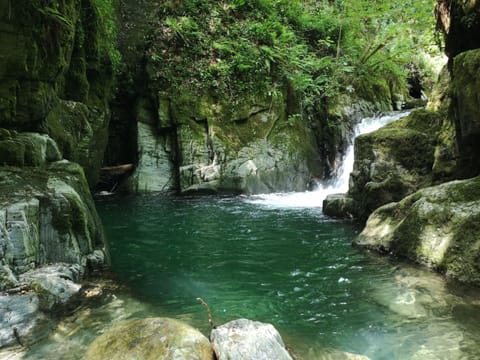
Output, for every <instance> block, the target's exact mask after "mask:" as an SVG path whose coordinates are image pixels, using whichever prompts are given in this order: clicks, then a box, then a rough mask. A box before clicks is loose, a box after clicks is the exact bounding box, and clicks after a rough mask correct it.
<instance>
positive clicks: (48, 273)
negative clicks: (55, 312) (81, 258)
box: [19, 264, 84, 311]
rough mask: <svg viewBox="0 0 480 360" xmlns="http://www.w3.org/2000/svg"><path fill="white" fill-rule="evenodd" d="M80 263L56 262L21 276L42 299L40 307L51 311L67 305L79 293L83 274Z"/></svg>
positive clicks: (23, 281)
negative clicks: (79, 282)
mask: <svg viewBox="0 0 480 360" xmlns="http://www.w3.org/2000/svg"><path fill="white" fill-rule="evenodd" d="M83 271H84V270H83V269H82V267H81V266H80V265H78V264H74V265H67V264H55V265H49V266H44V267H41V268H38V269H35V270H31V271H28V272H27V273H24V274H22V275H20V276H19V280H20V281H21V282H22V283H25V284H27V285H28V286H29V287H30V288H31V289H34V290H35V293H36V294H37V296H38V297H39V299H40V303H39V306H40V309H41V310H44V311H50V310H52V309H53V308H54V307H57V308H58V306H59V305H66V304H67V303H68V302H69V301H70V300H71V299H72V297H73V296H75V295H76V294H78V292H79V291H80V288H81V285H79V284H77V283H76V282H78V281H80V279H81V278H82V276H83Z"/></svg>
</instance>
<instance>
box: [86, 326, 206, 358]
mask: <svg viewBox="0 0 480 360" xmlns="http://www.w3.org/2000/svg"><path fill="white" fill-rule="evenodd" d="M84 359H85V360H96V359H125V360H129V359H138V360H141V359H144V360H147V359H158V360H176V359H185V360H213V351H212V347H211V345H210V342H209V341H208V339H207V338H206V337H205V336H204V335H202V334H201V333H200V332H199V331H198V330H195V329H193V328H192V327H190V326H188V325H186V324H184V323H182V322H180V321H177V320H174V319H168V318H148V319H142V320H130V321H125V322H121V323H118V324H117V325H114V326H113V327H112V328H111V329H109V330H108V331H106V332H105V333H104V334H103V335H101V336H99V337H98V338H97V339H96V340H95V341H94V342H93V343H92V345H91V346H90V347H89V349H88V350H87V353H86V354H85V357H84Z"/></svg>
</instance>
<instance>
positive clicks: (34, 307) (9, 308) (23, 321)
mask: <svg viewBox="0 0 480 360" xmlns="http://www.w3.org/2000/svg"><path fill="white" fill-rule="evenodd" d="M52 328H53V322H52V321H51V320H49V319H48V318H47V317H46V316H45V314H44V313H43V312H42V311H40V300H39V298H38V297H37V296H36V295H34V294H26V295H0V348H2V347H4V346H9V345H22V346H26V345H29V344H32V343H34V342H36V341H38V340H40V339H41V338H43V337H45V336H46V335H47V334H48V332H49V331H51V330H52Z"/></svg>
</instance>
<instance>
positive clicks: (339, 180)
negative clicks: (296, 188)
mask: <svg viewBox="0 0 480 360" xmlns="http://www.w3.org/2000/svg"><path fill="white" fill-rule="evenodd" d="M409 113H410V111H401V112H395V113H391V114H388V115H383V116H375V117H369V118H364V119H362V121H360V123H359V124H358V125H357V126H356V127H355V131H354V134H353V136H352V139H351V142H350V146H349V147H348V149H347V151H346V153H345V155H344V157H343V160H342V165H341V168H340V169H339V171H338V176H337V177H336V178H335V179H333V180H331V181H329V182H328V183H325V184H319V185H318V187H317V189H315V190H314V191H308V192H297V193H274V194H260V195H253V196H249V197H248V198H247V200H246V201H247V202H248V203H251V204H258V205H264V206H268V207H278V208H297V207H298V208H307V207H322V203H323V200H324V199H325V198H326V197H327V196H328V195H331V194H337V193H346V192H347V191H348V181H349V178H350V173H351V172H352V170H353V162H354V151H353V148H354V146H353V145H354V144H353V143H354V139H355V137H357V136H359V135H362V134H367V133H369V132H372V131H375V130H377V129H379V128H381V127H382V126H385V125H387V124H389V123H391V122H393V121H396V120H398V119H401V118H403V117H405V116H407V115H408V114H409Z"/></svg>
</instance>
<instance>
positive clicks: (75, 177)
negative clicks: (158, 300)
mask: <svg viewBox="0 0 480 360" xmlns="http://www.w3.org/2000/svg"><path fill="white" fill-rule="evenodd" d="M0 187H1V188H2V194H0V233H1V236H0V255H1V260H0V261H1V263H2V264H3V265H6V266H8V267H10V268H11V269H12V270H13V272H14V273H16V274H21V273H23V272H25V271H27V270H31V269H33V268H34V267H35V266H36V265H38V264H47V263H54V262H65V263H71V264H80V265H82V266H84V267H89V266H92V267H95V266H97V265H98V264H99V263H100V264H102V263H103V258H104V251H105V243H104V238H103V231H102V226H101V223H100V220H99V218H98V215H97V213H96V210H95V207H94V204H93V201H92V198H91V195H90V193H89V190H88V186H87V184H86V180H85V177H84V175H83V171H82V168H81V167H80V166H79V165H76V164H74V163H69V162H67V161H60V162H55V163H52V164H50V165H49V166H47V167H46V168H45V169H32V168H30V169H21V168H14V167H12V168H10V167H8V168H0ZM96 250H98V251H97V252H95V251H96Z"/></svg>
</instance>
